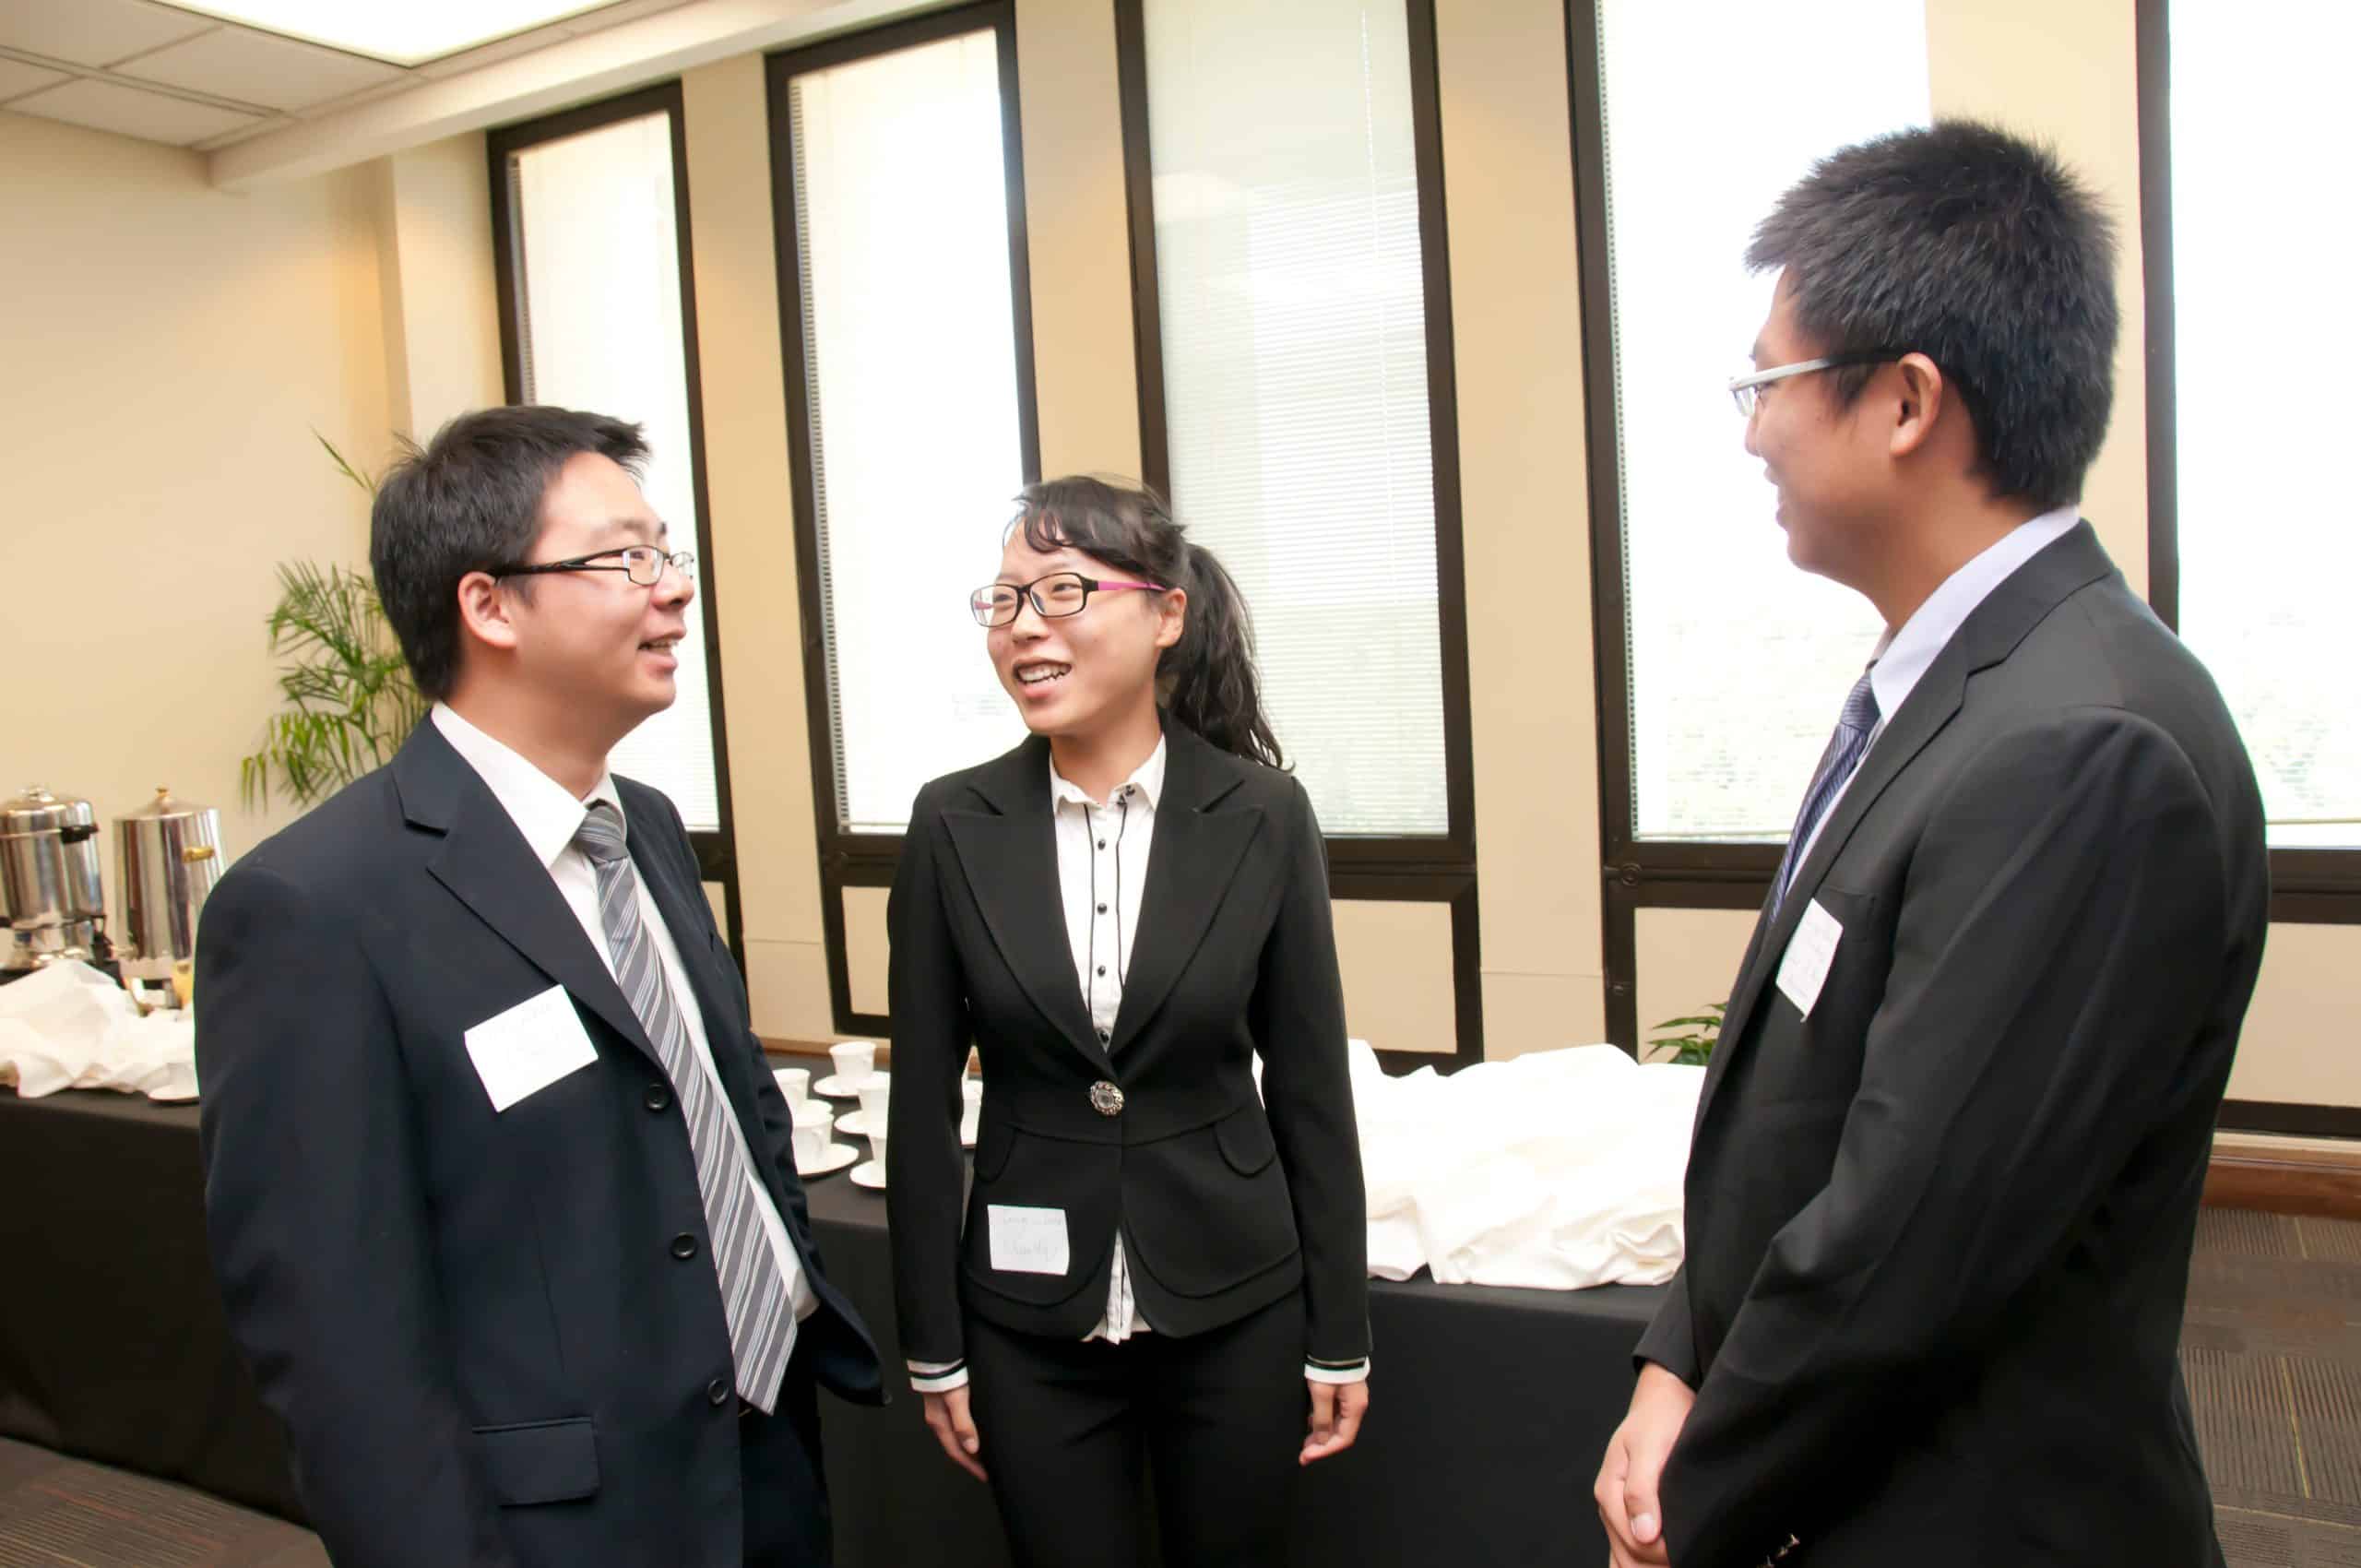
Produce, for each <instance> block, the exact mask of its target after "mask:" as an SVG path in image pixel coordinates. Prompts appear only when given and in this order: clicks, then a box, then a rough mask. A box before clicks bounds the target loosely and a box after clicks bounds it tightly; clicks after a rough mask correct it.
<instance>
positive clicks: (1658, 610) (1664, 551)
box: [1595, 0, 1928, 839]
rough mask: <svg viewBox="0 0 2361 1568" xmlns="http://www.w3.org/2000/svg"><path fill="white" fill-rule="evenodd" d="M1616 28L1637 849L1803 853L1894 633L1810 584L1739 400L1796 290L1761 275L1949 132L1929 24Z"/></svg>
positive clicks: (1616, 309)
mask: <svg viewBox="0 0 2361 1568" xmlns="http://www.w3.org/2000/svg"><path fill="white" fill-rule="evenodd" d="M1597 14H1598V41H1599V56H1600V58H1599V74H1600V77H1601V78H1602V80H1603V81H1604V83H1605V91H1604V101H1603V105H1602V110H1603V115H1604V119H1605V122H1606V127H1607V138H1606V139H1607V213H1608V268H1609V277H1610V279H1611V284H1612V298H1613V308H1612V315H1613V333H1614V338H1613V341H1614V348H1615V410H1616V426H1617V428H1616V454H1615V457H1616V461H1617V463H1618V465H1619V469H1618V471H1619V481H1620V489H1621V494H1622V502H1623V516H1622V517H1621V518H1620V519H1619V523H1620V526H1621V528H1622V530H1623V564H1624V576H1625V589H1626V598H1625V614H1626V625H1625V635H1626V636H1627V638H1628V648H1627V651H1628V653H1629V656H1630V670H1631V783H1632V799H1633V814H1634V816H1635V818H1636V820H1635V821H1634V823H1633V824H1632V827H1633V830H1634V831H1635V832H1636V833H1637V835H1638V836H1639V837H1643V838H1674V839H1680V838H1689V839H1725V838H1738V839H1745V838H1773V839H1777V838H1783V837H1786V833H1787V829H1788V827H1789V826H1790V824H1791V823H1792V821H1793V819H1794V816H1795V812H1796V808H1797V804H1798V803H1799V802H1801V800H1802V799H1803V793H1804V789H1805V787H1806V786H1807V785H1808V784H1809V782H1810V779H1811V773H1812V768H1813V766H1815V764H1816V763H1817V762H1818V760H1819V757H1820V752H1821V747H1823V746H1824V745H1826V744H1827V742H1828V734H1829V731H1830V729H1831V728H1832V727H1833V725H1834V724H1835V722H1836V715H1837V712H1838V710H1839V709H1840V708H1842V707H1843V706H1844V702H1845V692H1846V691H1847V690H1848V689H1849V688H1850V687H1851V686H1852V684H1853V683H1854V682H1855V681H1856V680H1857V679H1858V678H1859V676H1860V673H1861V668H1862V666H1863V665H1864V664H1865V663H1866V662H1867V661H1868V659H1869V653H1870V650H1871V648H1872V647H1873V646H1874V645H1875V643H1876V640H1877V636H1878V632H1879V630H1880V622H1879V620H1878V618H1877V615H1876V612H1874V611H1872V610H1871V609H1870V608H1869V604H1868V602H1867V601H1866V600H1863V599H1861V598H1860V597H1859V596H1858V595H1857V594H1855V593H1853V592H1852V591H1851V590H1849V589H1846V588H1839V587H1837V586H1836V585H1835V584H1833V583H1831V582H1828V581H1826V580H1825V579H1823V578H1820V577H1815V576H1807V575H1806V574H1805V573H1803V572H1801V571H1798V570H1797V568H1796V567H1795V566H1793V565H1791V564H1789V563H1788V561H1787V558H1786V535H1785V534H1783V533H1782V532H1781V531H1780V529H1779V526H1778V523H1777V521H1776V520H1775V517H1774V495H1773V493H1772V489H1771V486H1770V484H1769V483H1768V481H1765V480H1764V479H1763V477H1762V464H1761V463H1760V462H1758V461H1757V460H1756V459H1754V458H1752V457H1748V456H1747V454H1746V450H1745V446H1744V440H1745V434H1746V433H1745V425H1744V422H1743V421H1742V420H1740V419H1739V417H1738V413H1737V411H1736V410H1735V409H1733V407H1732V406H1731V403H1730V398H1729V394H1728V393H1727V391H1726V390H1725V383H1726V382H1727V380H1728V379H1729V378H1730V377H1731V376H1733V375H1737V374H1741V373H1743V372H1744V371H1746V370H1748V369H1750V368H1751V367H1750V364H1749V363H1748V361H1747V351H1748V350H1749V348H1750V346H1751V345H1752V344H1753V342H1754V336H1755V334H1756V332H1758V331H1759V330H1761V328H1762V319H1763V316H1764V315H1765V314H1766V313H1767V312H1768V311H1769V309H1770V303H1771V289H1772V285H1773V283H1774V279H1772V278H1769V277H1763V278H1751V277H1749V276H1748V274H1747V271H1746V268H1745V265H1744V262H1743V259H1742V258H1743V257H1744V255H1745V253H1746V246H1747V242H1748V240H1749V238H1750V235H1751V233H1752V231H1753V228H1754V225H1755V224H1756V223H1757V222H1759V221H1760V220H1762V218H1763V217H1764V216H1765V215H1766V214H1767V213H1768V212H1769V211H1770V210H1771V208H1772V207H1773V205H1774V203H1776V202H1777V200H1778V198H1779V196H1780V195H1781V194H1782V193H1783V192H1784V191H1786V188H1787V187H1788V186H1789V185H1792V184H1795V182H1796V181H1797V180H1799V179H1801V178H1802V177H1803V176H1804V174H1806V173H1807V172H1809V170H1810V168H1811V165H1812V162H1813V160H1816V159H1818V158H1821V157H1822V156H1824V155H1826V154H1828V153H1831V152H1833V151H1835V150H1836V149H1837V148H1840V147H1843V146H1845V145H1846V144H1848V143H1851V142H1856V141H1860V140H1863V139H1865V138H1867V137H1872V136H1876V135H1878V134H1879V133H1880V132H1885V131H1892V130H1900V129H1902V128H1904V127H1905V126H1909V125H1924V124H1925V123H1926V122H1927V118H1928V91H1927V29H1926V16H1925V10H1924V7H1922V6H1916V5H1897V4H1895V3H1893V0H1816V3H1815V4H1814V5H1813V6H1811V7H1810V16H1809V22H1808V23H1807V22H1805V21H1803V20H1802V19H1800V18H1799V17H1798V15H1797V12H1796V11H1795V10H1794V9H1793V8H1790V7H1782V6H1764V5H1762V4H1761V3H1760V0H1696V3H1694V4H1690V5H1679V6H1674V5H1665V4H1662V3H1661V0H1599V4H1598V12H1597ZM1780 83H1789V84H1793V83H1807V84H1814V83H1816V84H1824V86H1823V87H1818V88H1813V87H1808V88H1805V89H1801V90H1784V89H1781V88H1779V87H1778V86H1777V85H1776V84H1780ZM1765 368H1768V367H1767V366H1766V367H1765ZM1604 459H1605V455H1604V454H1599V455H1596V458H1595V460H1604Z"/></svg>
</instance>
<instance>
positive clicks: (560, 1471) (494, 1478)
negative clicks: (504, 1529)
mask: <svg viewBox="0 0 2361 1568" xmlns="http://www.w3.org/2000/svg"><path fill="white" fill-rule="evenodd" d="M475 1450H476V1459H477V1462H478V1463H479V1464H481V1466H482V1467H483V1474H484V1477H485V1479H487V1480H488V1481H490V1482H491V1485H492V1495H493V1496H494V1497H496V1498H498V1499H499V1500H500V1502H501V1503H502V1505H503V1506H504V1507H510V1508H521V1507H527V1506H529V1505H531V1504H533V1503H570V1502H573V1501H575V1500H576V1499H578V1498H585V1497H588V1496H590V1495H592V1494H593V1493H595V1492H596V1491H598V1490H599V1442H598V1429H597V1428H596V1427H594V1426H593V1425H592V1424H591V1421H590V1418H589V1417H587V1416H575V1417H571V1418H568V1419H565V1420H553V1421H521V1422H518V1423H516V1424H515V1425H511V1426H494V1427H478V1428H476V1429H475Z"/></svg>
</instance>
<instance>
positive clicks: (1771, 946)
mask: <svg viewBox="0 0 2361 1568" xmlns="http://www.w3.org/2000/svg"><path fill="white" fill-rule="evenodd" d="M2114 569H2115V567H2114V564H2113V563H2111V562H2110V561H2109V560H2108V559H2107V556H2106V551H2105V550H2103V549H2102V548H2101V547H2100V545H2099V542H2098V536H2097V535H2096V534H2095V533H2094V532H2093V531H2092V529H2091V525H2090V524H2089V523H2087V522H2084V523H2078V524H2076V525H2075V527H2074V529H2073V530H2072V531H2071V532H2070V533H2068V534H2066V535H2065V536H2064V537H2063V538H2061V539H2059V540H2057V541H2056V542H2054V543H2052V544H2050V545H2048V546H2047V548H2045V549H2044V550H2042V552H2040V553H2039V554H2037V555H2035V557H2034V558H2033V559H2032V560H2030V561H2028V562H2026V563H2025V564H2023V566H2020V567H2018V568H2017V570H2016V571H2015V572H2013V573H2011V575H2010V576H2008V577H2007V578H2006V579H2005V580H2003V581H2002V582H2001V584H2000V586H1999V587H1998V588H1994V589H1993V590H1992V591H1991V593H1989V594H1988V595H1987V596H1986V597H1985V600H1984V602H1983V603H1981V604H1979V605H1977V606H1976V607H1975V610H1974V611H1972V612H1970V613H1969V615H1968V617H1967V619H1966V620H1965V621H1964V622H1963V623H1962V624H1961V625H1960V628H1959V630H1958V631H1957V632H1956V633H1954V634H1952V639H1951V641H1950V642H1949V643H1946V644H1945V645H1944V647H1943V650H1942V652H1941V653H1940V654H1938V655H1937V656H1936V658H1935V662H1934V663H1932V664H1931V665H1929V666H1928V668H1927V672H1926V674H1924V675H1922V676H1920V677H1919V678H1918V683H1917V684H1916V685H1915V686H1913V687H1912V688H1911V691H1910V695H1909V697H1908V699H1907V700H1906V701H1904V703H1903V705H1902V708H1901V711H1899V712H1898V713H1896V714H1894V715H1893V717H1892V719H1889V720H1888V721H1887V723H1886V728H1885V731H1884V732H1883V733H1882V734H1880V736H1879V737H1878V738H1877V743H1876V744H1874V745H1872V746H1871V747H1870V748H1869V755H1868V756H1866V757H1864V758H1862V760H1861V765H1860V767H1859V769H1858V770H1857V772H1856V773H1855V774H1854V775H1853V781H1852V782H1851V783H1850V784H1849V785H1847V786H1846V787H1845V794H1844V798H1843V799H1841V800H1839V801H1838V802H1836V806H1835V809H1834V810H1833V811H1832V812H1830V813H1829V814H1828V816H1827V818H1826V819H1825V821H1824V822H1823V823H1822V825H1821V830H1820V837H1818V838H1817V839H1815V840H1814V841H1813V843H1812V848H1811V853H1809V855H1807V856H1805V857H1804V860H1803V863H1802V864H1800V865H1798V866H1797V868H1796V874H1795V878H1794V880H1793V881H1792V882H1791V883H1790V884H1789V885H1788V888H1787V897H1786V902H1784V903H1783V904H1781V905H1780V906H1779V914H1778V918H1777V919H1775V920H1774V921H1771V922H1770V925H1769V929H1768V931H1767V932H1765V931H1764V929H1763V926H1762V922H1760V921H1758V922H1757V924H1756V928H1755V929H1756V945H1755V946H1754V947H1752V948H1751V949H1750V958H1749V961H1748V962H1747V963H1746V964H1745V965H1744V966H1743V967H1742V968H1740V970H1739V972H1738V990H1737V991H1736V992H1733V993H1732V995H1731V997H1730V1004H1729V1006H1728V1008H1727V1010H1726V1012H1725V1014H1724V1015H1723V1020H1722V1028H1721V1033H1720V1036H1719V1039H1720V1041H1722V1042H1726V1043H1727V1044H1728V1045H1729V1046H1730V1047H1732V1048H1733V1050H1732V1051H1731V1052H1730V1053H1728V1054H1734V1053H1735V1048H1736V1047H1737V1045H1738V1040H1739V1039H1740V1038H1741V1037H1742V1036H1743V1035H1744V1034H1745V1032H1746V1028H1747V1025H1748V1024H1749V1023H1750V1022H1751V1021H1752V1017H1753V1013H1754V1008H1755V1006H1756V1004H1759V1003H1760V1002H1761V1001H1762V992H1763V988H1764V987H1765V986H1766V985H1767V984H1769V982H1770V980H1771V977H1772V975H1773V974H1774V972H1776V968H1777V966H1778V964H1779V962H1780V960H1781V959H1782V958H1784V957H1785V956H1786V951H1787V942H1788V939H1789V938H1790V937H1792V936H1793V935H1794V934H1795V931H1796V927H1797V924H1798V923H1799V922H1800V921H1802V919H1803V911H1804V909H1805V906H1807V905H1809V903H1810V902H1811V900H1812V897H1813V896H1814V895H1815V894H1817V893H1818V892H1819V891H1820V885H1821V881H1822V880H1823V879H1825V878H1826V876H1827V875H1828V868H1829V867H1830V866H1831V865H1833V864H1834V863H1835V861H1836V857H1837V855H1838V853H1839V852H1841V851H1842V850H1843V849H1844V848H1845V841H1846V840H1847V839H1849V838H1851V837H1852V836H1853V831H1854V829H1855V828H1857V827H1858V826H1860V823H1861V819H1862V818H1863V817H1864V816H1866V815H1867V814H1869V808H1870V807H1871V806H1873V805H1875V804H1876V803H1877V801H1878V797H1879V796H1880V795H1881V794H1883V793H1884V792H1885V790H1886V788H1887V786H1889V785H1891V784H1892V782H1893V781H1894V779H1895V778H1898V777H1899V776H1900V775H1901V773H1902V770H1903V769H1904V768H1905V767H1907V766H1910V764H1911V763H1912V762H1913V761H1914V760H1916V757H1917V755H1918V754H1919V753H1920V752H1921V751H1924V750H1925V749H1926V747H1927V743H1928V742H1930V741H1932V740H1933V739H1934V738H1935V737H1936V735H1938V734H1940V732H1941V731H1942V729H1943V726H1945V725H1946V724H1949V723H1950V722H1951V721H1952V716H1953V715H1955V714H1957V713H1958V712H1959V709H1960V705H1961V703H1962V702H1963V701H1964V700H1965V696H1966V691H1967V682H1968V679H1969V677H1971V676H1973V675H1974V674H1975V672H1976V671H1979V670H1986V669H1989V668H1990V667H1991V666H1993V665H1995V664H1998V663H1999V662H2000V661H2001V660H2002V659H2007V658H2008V657H2009V655H2010V654H2011V653H2012V652H2014V651H2015V649H2016V647H2017V645H2018V644H2019V643H2021V642H2023V640H2024V638H2025V635H2026V634H2027V633H2029V632H2031V631H2032V630H2033V629H2034V627H2035V626H2037V625H2039V624H2041V622H2042V620H2043V618H2044V617H2045V616H2047V615H2048V613H2049V612H2051V611H2053V610H2055V609H2057V608H2058V605H2059V604H2061V603H2063V602H2064V601H2065V600H2066V598H2067V596H2069V595H2070V594H2072V593H2074V592H2076V591H2078V590H2079V589H2081V588H2086V587H2088V586H2089V585H2090V584H2091V583H2093V582H2095V581H2097V580H2098V579H2099V578H2100V577H2103V576H2106V575H2108V574H2109V573H2111V572H2112V571H2114ZM1764 907H1765V909H1768V908H1769V905H1768V902H1767V901H1766V903H1765V906H1764ZM1728 1054H1726V1053H1725V1052H1724V1051H1723V1050H1722V1048H1721V1045H1720V1044H1716V1046H1715V1048H1714V1058H1713V1060H1712V1062H1711V1063H1708V1065H1707V1067H1706V1072H1705V1082H1704V1085H1703V1087H1702V1088H1701V1090H1700V1092H1699V1097H1698V1108H1697V1114H1698V1121H1699V1124H1700V1125H1703V1119H1704V1114H1705V1103H1706V1101H1707V1100H1708V1099H1710V1098H1711V1096H1712V1095H1713V1092H1714V1086H1715V1085H1716V1084H1717V1083H1719V1082H1720V1081H1721V1077H1722V1075H1723V1072H1724V1070H1725V1068H1726V1065H1727V1063H1728Z"/></svg>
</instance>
